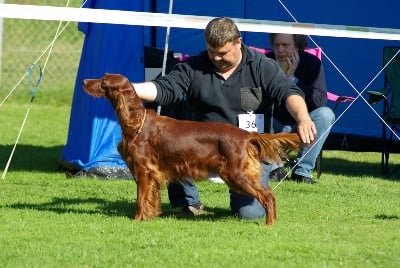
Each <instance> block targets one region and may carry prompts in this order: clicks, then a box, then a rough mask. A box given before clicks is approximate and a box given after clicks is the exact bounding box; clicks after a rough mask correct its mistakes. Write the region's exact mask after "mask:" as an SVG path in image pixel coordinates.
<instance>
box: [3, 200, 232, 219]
mask: <svg viewBox="0 0 400 268" xmlns="http://www.w3.org/2000/svg"><path fill="white" fill-rule="evenodd" d="M5 207H8V208H12V209H22V210H25V209H26V210H37V211H47V212H53V213H57V214H70V213H73V214H88V215H94V214H101V215H106V216H110V217H115V216H117V217H127V218H130V219H133V218H134V217H135V213H136V203H135V202H129V201H126V200H120V201H109V200H105V199H102V198H54V199H53V200H52V201H51V202H46V203H39V204H38V203H15V204H11V205H7V206H5ZM161 209H162V211H163V214H162V215H160V217H163V218H168V217H175V215H176V213H177V210H176V209H173V208H171V206H170V205H169V204H168V203H162V204H161ZM207 212H208V213H207V214H203V215H199V216H198V217H196V219H204V220H214V219H218V218H225V217H230V216H231V215H230V211H229V210H227V209H222V208H209V207H207Z"/></svg>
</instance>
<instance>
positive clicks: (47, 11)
mask: <svg viewBox="0 0 400 268" xmlns="http://www.w3.org/2000/svg"><path fill="white" fill-rule="evenodd" d="M0 17H3V18H17V19H35V20H54V21H59V20H62V21H75V22H93V23H110V24H125V25H139V26H161V27H175V28H190V29H204V28H205V27H206V25H207V23H208V22H209V21H210V20H211V19H213V18H214V17H209V16H193V15H179V14H164V13H149V12H135V11H122V10H107V9H91V8H73V7H54V6H35V5H15V4H0ZM232 19H233V20H234V21H235V23H236V24H237V25H238V27H239V29H240V30H241V31H246V32H263V33H294V34H306V35H318V36H334V37H347V38H363V39H381V40H400V29H393V28H376V27H362V26H349V25H330V24H313V23H293V22H282V21H271V20H255V19H238V18H232Z"/></svg>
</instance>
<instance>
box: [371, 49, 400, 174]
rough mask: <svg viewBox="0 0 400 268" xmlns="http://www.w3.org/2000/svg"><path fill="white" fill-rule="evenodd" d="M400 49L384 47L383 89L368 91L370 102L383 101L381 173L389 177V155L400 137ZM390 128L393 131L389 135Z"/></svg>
mask: <svg viewBox="0 0 400 268" xmlns="http://www.w3.org/2000/svg"><path fill="white" fill-rule="evenodd" d="M399 50H400V47H384V48H383V51H382V60H383V66H384V67H385V66H386V65H387V66H386V68H385V69H384V82H383V88H382V89H380V90H377V91H367V93H368V94H369V98H368V102H369V103H370V104H378V103H381V101H383V111H382V114H381V118H382V120H383V121H382V136H381V140H382V150H381V172H382V174H385V175H386V176H389V155H390V148H391V147H392V146H393V145H392V142H393V135H394V133H396V135H397V137H399V135H400V51H399ZM388 126H389V127H390V128H391V129H392V131H390V129H389V133H387V129H388Z"/></svg>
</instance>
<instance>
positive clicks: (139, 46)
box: [61, 0, 144, 170]
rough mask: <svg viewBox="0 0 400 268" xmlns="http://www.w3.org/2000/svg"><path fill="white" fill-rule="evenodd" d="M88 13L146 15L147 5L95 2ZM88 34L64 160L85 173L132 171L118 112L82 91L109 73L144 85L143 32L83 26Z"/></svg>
mask: <svg viewBox="0 0 400 268" xmlns="http://www.w3.org/2000/svg"><path fill="white" fill-rule="evenodd" d="M85 7H90V8H101V9H117V10H128V11H129V10H131V11H143V3H142V1H131V0H119V1H108V0H102V1H101V0H92V1H87V2H86V4H85ZM78 27H79V30H81V31H82V32H83V33H84V34H85V40H84V44H83V49H82V55H81V60H80V63H79V69H78V73H77V76H76V83H75V89H74V94H73V100H72V107H71V115H70V123H69V130H68V139H67V143H66V145H65V147H64V149H63V152H62V156H61V157H62V160H63V161H65V162H69V163H71V164H75V165H77V166H79V167H81V168H82V169H83V170H86V169H89V168H93V167H98V166H105V167H126V164H125V162H124V161H123V160H122V158H121V156H120V155H119V153H118V151H117V148H116V147H117V144H118V142H119V141H120V139H121V128H120V126H119V125H118V122H117V119H116V116H115V113H114V110H113V109H112V107H111V105H110V103H109V102H108V101H107V100H105V99H95V98H93V97H91V96H89V95H87V94H86V93H85V92H84V90H83V87H82V83H83V80H84V79H86V78H100V77H102V76H103V75H104V73H106V72H108V73H120V74H123V75H125V76H127V77H128V78H129V79H130V80H131V81H133V82H135V81H143V80H144V64H143V53H144V52H143V27H142V26H127V25H111V24H95V23H79V25H78Z"/></svg>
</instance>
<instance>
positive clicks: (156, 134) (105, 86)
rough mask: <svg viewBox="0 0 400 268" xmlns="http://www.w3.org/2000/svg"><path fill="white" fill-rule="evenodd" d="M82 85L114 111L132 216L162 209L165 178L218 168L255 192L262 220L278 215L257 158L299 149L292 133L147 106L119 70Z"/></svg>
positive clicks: (243, 189) (239, 188) (233, 184)
mask: <svg viewBox="0 0 400 268" xmlns="http://www.w3.org/2000/svg"><path fill="white" fill-rule="evenodd" d="M84 89H85V91H86V92H87V93H88V94H89V95H92V96H94V97H105V98H107V99H108V100H109V101H110V102H111V104H112V106H113V108H114V110H115V112H116V115H117V117H118V122H119V124H120V125H121V129H122V141H121V142H120V143H119V145H118V151H119V153H120V154H121V156H122V157H123V159H124V160H125V161H126V163H127V166H128V168H129V170H130V171H131V172H132V175H133V177H134V178H135V181H136V183H137V208H136V215H135V220H137V221H140V220H146V219H151V218H154V217H156V216H158V215H159V214H161V213H162V211H161V196H160V187H161V185H162V184H163V183H167V182H170V181H173V180H183V179H185V178H187V177H191V178H193V179H195V180H201V179H206V178H208V175H209V173H217V174H219V176H220V177H221V178H222V179H223V180H224V181H225V182H226V184H227V185H228V186H229V188H230V189H231V190H233V191H235V192H237V193H240V194H245V195H250V196H253V197H255V198H256V199H257V200H258V201H259V202H260V203H261V204H262V206H263V207H264V209H265V211H266V215H267V216H266V224H267V225H270V224H272V223H273V222H274V221H275V220H276V205H275V197H274V194H273V192H272V190H271V189H270V188H269V187H265V186H263V185H262V184H261V183H260V180H261V172H262V171H261V170H262V169H261V164H260V162H261V161H265V162H268V163H273V162H275V163H276V162H281V159H282V158H281V157H282V156H283V154H284V152H285V151H286V150H287V149H295V150H297V149H299V147H300V144H301V141H300V138H299V136H298V135H297V134H295V133H280V134H258V133H254V132H248V131H246V130H242V129H240V128H238V127H235V126H232V125H229V124H223V123H215V122H195V121H183V120H176V119H173V118H170V117H166V116H160V115H157V113H156V112H155V111H154V110H152V109H145V108H144V106H143V104H142V101H141V99H140V98H139V97H138V95H137V94H136V92H135V89H134V87H133V85H132V84H131V83H130V81H129V80H128V79H127V78H126V77H124V76H122V75H119V74H105V75H104V77H103V78H101V79H85V80H84Z"/></svg>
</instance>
